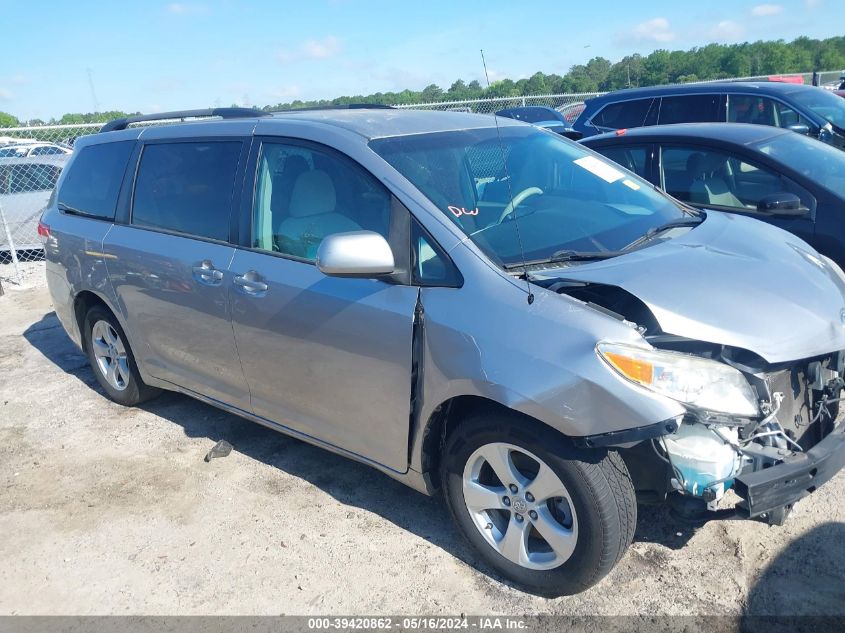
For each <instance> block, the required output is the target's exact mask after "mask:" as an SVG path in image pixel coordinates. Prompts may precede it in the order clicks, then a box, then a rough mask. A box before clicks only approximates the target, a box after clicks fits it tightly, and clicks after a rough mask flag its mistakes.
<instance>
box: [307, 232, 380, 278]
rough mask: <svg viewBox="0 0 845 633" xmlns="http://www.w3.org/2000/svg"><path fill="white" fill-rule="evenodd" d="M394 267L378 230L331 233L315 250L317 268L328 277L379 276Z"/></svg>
mask: <svg viewBox="0 0 845 633" xmlns="http://www.w3.org/2000/svg"><path fill="white" fill-rule="evenodd" d="M395 267H396V265H395V263H394V261H393V251H391V250H390V244H388V243H387V240H386V239H384V237H382V236H381V235H379V234H378V233H374V232H372V231H354V232H352V233H335V234H334V235H329V236H327V237H326V238H324V239H323V241H322V242H321V243H320V246H319V248H318V249H317V268H319V269H320V272H322V273H323V274H324V275H328V276H330V277H365V278H371V277H381V276H382V275H389V274H390V273H392V272H393V270H394V268H395Z"/></svg>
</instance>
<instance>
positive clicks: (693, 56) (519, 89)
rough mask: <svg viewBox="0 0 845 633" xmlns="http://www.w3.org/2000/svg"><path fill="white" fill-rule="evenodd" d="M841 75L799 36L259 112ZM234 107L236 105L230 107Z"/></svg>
mask: <svg viewBox="0 0 845 633" xmlns="http://www.w3.org/2000/svg"><path fill="white" fill-rule="evenodd" d="M840 68H845V36H837V37H830V38H827V39H823V40H818V39H812V38H809V37H799V38H797V39H795V40H793V41H791V42H786V41H784V40H774V41H758V42H745V43H742V44H708V45H707V46H702V47H694V48H691V49H688V50H675V51H669V50H665V49H659V50H656V51H654V52H652V53H650V54H648V55H645V56H643V55H639V54H636V53H635V54H633V55H626V56H625V57H623V58H622V59H620V60H619V61H618V62H616V63H613V62H611V61H610V60H608V59H606V58H604V57H594V58H592V59H591V60H590V61H588V62H587V63H586V64H576V65H574V66H572V67H571V68H570V69H569V70H568V72H566V73H565V74H563V75H559V74H556V73H551V74H546V73H542V72H536V73H534V74H533V75H531V76H530V77H528V78H524V79H518V80H516V81H515V80H513V79H501V80H498V81H495V82H492V83H491V85H490V86H482V85H481V83H480V82H478V81H470V82H468V83H467V82H465V81H464V80H462V79H457V80H456V81H454V82H453V83H452V85H451V86H449V88H448V89H443V88H442V87H440V86H437V85H436V84H431V85H429V86H426V87H425V88H423V89H422V90H410V89H407V90H402V91H401V92H376V93H373V94H369V95H350V96H342V97H337V98H334V99H318V100H309V101H303V100H299V99H297V100H295V101H290V102H286V103H277V104H275V105H265V106H264V107H263V108H262V109H264V110H266V111H278V110H292V109H297V108H306V107H315V106H332V105H345V104H349V103H383V104H397V105H401V104H413V103H431V102H438V101H464V100H469V99H489V98H495V97H521V96H529V95H541V94H558V93H573V92H574V93H578V92H605V91H609V90H617V89H620V88H632V87H638V86H653V85H659V84H667V83H683V82H689V81H701V80H706V79H727V78H732V77H748V76H760V75H764V76H765V75H780V74H787V73H798V72H808V71H812V70H814V69H815V70H836V69H840ZM233 105H237V104H233ZM129 115H130V114H128V113H125V112H116V111H113V112H89V113H86V114H82V113H70V114H65V115H64V116H62V117H61V118H59V119H50V120H49V121H41V120H29V121H19V120H18V119H17V118H16V117H14V116H13V115H11V114H7V113H4V112H0V127H14V126H17V125H25V124H29V125H43V124H46V123H50V124H68V123H100V122H104V121H108V120H110V119H116V118H120V117H124V116H129Z"/></svg>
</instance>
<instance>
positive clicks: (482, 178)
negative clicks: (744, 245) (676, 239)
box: [370, 125, 685, 266]
mask: <svg viewBox="0 0 845 633" xmlns="http://www.w3.org/2000/svg"><path fill="white" fill-rule="evenodd" d="M500 130H501V143H500V142H499V139H498V137H497V133H496V128H484V129H479V130H462V131H455V132H437V133H431V134H417V135H411V136H397V137H391V138H384V139H376V140H373V141H371V142H370V147H372V149H373V150H374V151H375V152H377V153H378V154H379V155H380V156H381V157H382V158H384V159H385V160H386V161H387V162H388V163H390V164H391V165H392V166H393V167H395V168H396V169H397V170H398V171H399V172H400V173H401V174H402V175H403V176H405V177H406V178H407V179H408V180H409V181H411V182H412V183H413V184H414V185H415V186H416V187H417V188H418V189H419V190H420V191H421V192H422V193H423V194H424V195H425V196H426V197H427V198H428V199H429V200H431V202H432V203H434V205H435V206H436V207H437V208H438V209H440V210H441V211H442V212H443V213H444V214H445V215H446V216H447V217H448V218H449V219H450V220H451V221H452V222H454V223H455V224H457V225H458V226H459V227H460V228H461V230H462V231H463V232H464V233H465V234H466V235H468V236H469V237H470V238H471V239H472V241H473V242H474V243H475V244H476V245H477V246H478V247H479V248H480V249H481V250H482V251H484V252H485V254H487V256H488V257H490V258H491V259H492V260H493V261H494V262H496V263H497V264H499V265H503V266H512V265H514V264H518V263H519V262H521V261H522V253H521V249H520V242H521V246H522V250H524V253H525V259H526V260H528V261H534V260H537V261H541V260H547V259H551V258H553V257H554V255H555V254H556V253H559V252H561V251H573V252H602V251H618V250H621V249H623V248H624V247H626V246H627V245H629V244H631V243H633V242H635V241H636V240H638V238H641V237H642V236H644V235H646V234H647V233H648V232H649V230H650V229H656V228H657V227H660V226H662V225H664V224H666V223H667V222H672V221H674V220H677V219H680V218H682V217H685V215H684V214H685V211H684V210H682V208H681V207H680V206H679V205H678V203H676V202H674V201H673V200H672V199H670V198H668V197H666V196H665V195H663V194H661V193H659V192H657V191H656V190H655V189H653V188H652V186H651V185H650V184H649V183H647V182H645V181H643V180H641V179H640V178H639V177H637V176H635V175H634V174H632V173H630V172H628V171H625V170H624V169H623V168H621V167H619V166H618V165H616V164H615V163H612V162H610V161H608V160H606V159H604V158H601V157H600V156H598V155H596V154H593V153H592V152H590V151H588V150H587V149H586V148H584V147H582V146H580V145H576V144H575V143H571V142H569V141H566V140H564V139H562V138H561V137H559V136H557V135H554V134H550V133H548V132H544V131H541V130H538V129H536V128H532V127H529V126H522V125H519V126H516V125H514V126H511V125H508V126H503V127H501V128H500ZM503 157H504V158H505V159H506V160H503Z"/></svg>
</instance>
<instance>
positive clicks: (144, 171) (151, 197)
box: [132, 141, 241, 241]
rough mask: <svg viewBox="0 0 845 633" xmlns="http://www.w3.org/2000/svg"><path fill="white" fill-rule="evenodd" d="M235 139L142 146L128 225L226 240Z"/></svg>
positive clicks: (237, 143) (237, 154) (236, 148)
mask: <svg viewBox="0 0 845 633" xmlns="http://www.w3.org/2000/svg"><path fill="white" fill-rule="evenodd" d="M240 152H241V142H240V141H206V142H201V143H194V142H191V143H156V144H151V145H147V146H146V147H144V151H143V153H142V154H141V164H140V165H139V167H138V176H137V178H136V180H135V195H134V201H133V204H132V224H137V225H140V226H149V227H153V228H158V229H167V230H169V231H177V232H179V233H187V234H189V235H196V236H198V237H207V238H210V239H214V240H221V241H226V240H228V239H229V213H230V210H231V207H232V192H233V188H234V184H235V172H236V170H237V167H238V158H239V157H240Z"/></svg>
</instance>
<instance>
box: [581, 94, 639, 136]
mask: <svg viewBox="0 0 845 633" xmlns="http://www.w3.org/2000/svg"><path fill="white" fill-rule="evenodd" d="M651 102H652V99H635V100H634V101H620V102H619V103H611V104H610V105H608V106H605V107H604V108H602V110H601V111H600V112H599V113H598V114H596V116H594V117H593V118H592V119H591V121H592V122H593V123H595V124H596V125H598V126H601V127H606V128H610V129H613V130H621V129H622V128H627V127H640V126H642V125H643V124H644V123H645V118H646V115H647V114H648V110H649V107H650V106H651Z"/></svg>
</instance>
